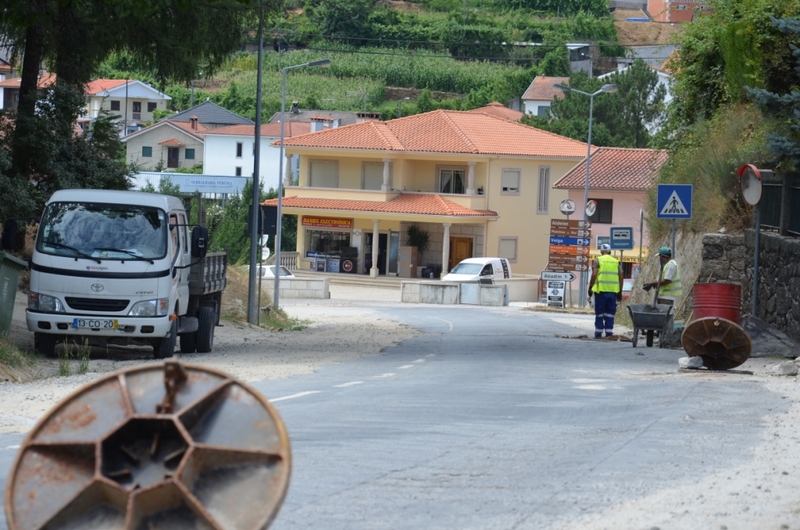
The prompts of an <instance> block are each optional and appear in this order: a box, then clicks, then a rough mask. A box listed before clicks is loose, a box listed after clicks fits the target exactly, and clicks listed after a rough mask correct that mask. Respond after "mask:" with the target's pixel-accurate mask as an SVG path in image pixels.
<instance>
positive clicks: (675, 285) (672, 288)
mask: <svg viewBox="0 0 800 530" xmlns="http://www.w3.org/2000/svg"><path fill="white" fill-rule="evenodd" d="M673 262H675V260H674V259H671V260H669V261H668V262H666V263H665V264H664V266H663V267H662V268H661V278H662V279H663V278H664V273H665V272H666V269H667V265H669V264H670V263H673ZM682 294H683V289H681V271H680V269H679V268H678V264H677V263H675V277H674V278H672V280H671V281H670V282H669V283H668V284H666V285H662V286H660V287H659V289H658V295H659V296H673V297H675V298H677V297H679V296H681V295H682Z"/></svg>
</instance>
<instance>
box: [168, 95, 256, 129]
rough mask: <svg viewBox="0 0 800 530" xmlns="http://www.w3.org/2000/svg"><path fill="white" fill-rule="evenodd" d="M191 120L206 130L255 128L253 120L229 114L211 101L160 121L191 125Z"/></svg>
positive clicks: (233, 113) (232, 113)
mask: <svg viewBox="0 0 800 530" xmlns="http://www.w3.org/2000/svg"><path fill="white" fill-rule="evenodd" d="M193 119H197V122H198V123H201V124H202V125H203V126H204V127H205V128H206V129H216V128H218V127H227V126H229V125H250V126H255V122H254V121H253V120H251V119H248V118H245V117H244V116H239V115H238V114H236V113H235V112H231V111H229V110H228V109H226V108H224V107H220V106H219V105H217V104H216V103H214V102H213V101H204V102H203V103H200V104H199V105H195V106H194V107H192V108H190V109H187V110H184V111H181V112H177V113H175V114H173V115H171V116H167V117H166V118H162V119H161V121H171V122H173V123H184V124H191V123H192V120H193Z"/></svg>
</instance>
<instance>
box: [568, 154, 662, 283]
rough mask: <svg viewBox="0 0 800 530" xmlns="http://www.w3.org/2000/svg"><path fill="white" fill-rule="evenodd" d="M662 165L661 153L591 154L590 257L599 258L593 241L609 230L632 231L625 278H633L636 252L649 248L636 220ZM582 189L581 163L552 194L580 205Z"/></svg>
mask: <svg viewBox="0 0 800 530" xmlns="http://www.w3.org/2000/svg"><path fill="white" fill-rule="evenodd" d="M666 161H667V151H666V150H665V149H634V148H624V147H600V148H598V149H597V150H596V151H594V152H593V153H592V160H591V163H590V165H589V171H590V175H589V200H594V201H595V202H596V203H597V210H596V211H595V213H594V215H592V216H591V217H589V220H590V221H591V222H592V238H593V240H594V241H593V244H592V254H593V255H599V250H598V239H597V238H598V237H599V238H607V237H609V235H610V230H611V228H612V227H633V228H634V235H635V238H634V240H635V242H636V246H635V248H634V249H633V250H630V251H625V252H624V253H623V255H622V258H623V259H622V261H623V263H624V271H623V272H624V273H625V277H626V278H631V277H632V276H633V270H634V266H633V265H634V264H635V263H638V262H639V251H640V249H641V250H642V255H645V252H646V249H647V247H648V246H649V238H648V234H647V232H646V227H644V226H643V228H642V230H643V231H644V233H640V228H639V227H640V224H642V223H640V219H641V218H640V216H641V215H642V214H641V212H642V211H643V210H644V207H645V203H646V201H647V191H648V190H650V189H651V188H652V187H653V183H654V182H655V180H656V177H657V176H658V172H659V171H660V169H661V166H662V165H664V163H665V162H666ZM585 187H586V160H585V159H584V160H582V161H581V162H580V163H579V164H578V165H577V166H575V167H574V168H572V169H571V170H570V171H569V172H568V173H567V174H566V175H564V176H563V177H562V178H561V179H559V180H558V181H557V182H556V183H555V184H554V185H553V189H554V190H563V191H567V192H568V194H569V198H570V199H571V200H572V201H574V202H575V204H583V196H584V190H585ZM581 218H582V216H581ZM600 241H602V239H601V240H600ZM640 242H641V245H640Z"/></svg>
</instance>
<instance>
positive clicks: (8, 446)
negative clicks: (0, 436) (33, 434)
mask: <svg viewBox="0 0 800 530" xmlns="http://www.w3.org/2000/svg"><path fill="white" fill-rule="evenodd" d="M20 447H22V446H21V445H7V446H6V449H19V448H20Z"/></svg>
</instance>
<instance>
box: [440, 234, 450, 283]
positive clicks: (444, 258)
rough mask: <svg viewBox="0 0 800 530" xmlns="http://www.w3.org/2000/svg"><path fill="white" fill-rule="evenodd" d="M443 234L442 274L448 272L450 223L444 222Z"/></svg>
mask: <svg viewBox="0 0 800 530" xmlns="http://www.w3.org/2000/svg"><path fill="white" fill-rule="evenodd" d="M442 226H443V227H444V236H443V237H442V276H444V275H445V274H447V273H448V272H450V270H449V267H448V266H447V264H448V263H449V262H450V223H444V224H443V225H442Z"/></svg>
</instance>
